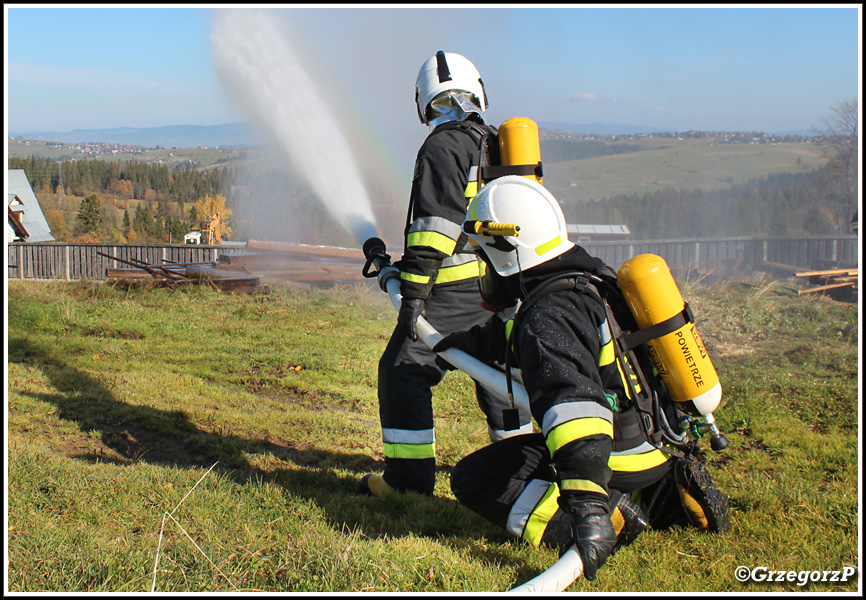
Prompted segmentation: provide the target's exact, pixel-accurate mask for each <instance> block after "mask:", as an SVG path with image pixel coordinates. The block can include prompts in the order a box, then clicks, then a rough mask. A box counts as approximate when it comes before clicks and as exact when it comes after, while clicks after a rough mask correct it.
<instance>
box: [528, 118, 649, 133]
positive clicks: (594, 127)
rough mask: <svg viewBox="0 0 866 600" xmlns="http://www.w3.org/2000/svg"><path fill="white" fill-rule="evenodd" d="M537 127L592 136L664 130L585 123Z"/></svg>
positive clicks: (545, 124)
mask: <svg viewBox="0 0 866 600" xmlns="http://www.w3.org/2000/svg"><path fill="white" fill-rule="evenodd" d="M538 126H539V127H541V128H544V129H556V130H558V131H568V132H570V133H584V134H594V135H629V134H638V133H663V132H664V131H665V130H664V129H656V128H655V127H646V126H644V125H618V124H616V123H598V122H595V123H587V124H585V125H576V124H574V123H545V122H541V121H539V122H538Z"/></svg>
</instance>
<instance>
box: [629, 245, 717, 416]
mask: <svg viewBox="0 0 866 600" xmlns="http://www.w3.org/2000/svg"><path fill="white" fill-rule="evenodd" d="M617 278H618V279H619V285H620V288H622V291H623V294H624V295H625V298H626V301H627V302H628V304H629V308H630V309H631V312H632V314H633V315H634V318H635V321H637V324H638V327H640V328H641V329H645V328H647V327H650V326H652V325H656V324H658V323H662V322H664V321H667V320H668V319H670V318H672V317H675V316H677V315H679V314H681V313H682V312H683V311H684V310H685V302H684V301H683V297H682V295H681V294H680V291H679V289H678V288H677V284H676V283H675V282H674V278H673V276H672V275H671V272H670V269H668V265H667V263H666V262H665V261H664V259H663V258H662V257H661V256H656V255H655V254H641V255H639V256H635V257H634V258H632V259H629V260H628V261H626V262H625V263H623V265H622V266H621V267H620V268H619V272H618V273H617ZM690 321H691V319H687V320H685V324H684V325H682V326H681V327H679V328H677V329H676V330H675V331H673V332H670V333H667V334H665V335H662V336H661V337H657V338H655V339H652V340H650V341H648V342H647V346H649V351H650V355H651V356H652V359H653V363H654V364H655V367H656V369H657V370H658V372H659V374H660V375H661V377H662V380H663V381H664V383H665V387H666V388H667V390H668V393H669V394H670V396H671V399H672V400H674V401H675V402H677V403H678V405H679V406H680V408H681V410H683V412H685V413H688V414H692V415H704V416H705V415H710V418H712V415H711V413H712V412H713V411H714V410H715V409H716V408H717V407H718V406H719V403H720V402H721V399H722V384H721V382H720V381H719V376H718V375H717V374H716V369H715V367H713V363H712V362H711V361H710V357H709V355H708V354H707V351H706V348H704V343H703V341H701V336H700V334H698V330H697V328H696V327H695V324H694V323H692V322H690Z"/></svg>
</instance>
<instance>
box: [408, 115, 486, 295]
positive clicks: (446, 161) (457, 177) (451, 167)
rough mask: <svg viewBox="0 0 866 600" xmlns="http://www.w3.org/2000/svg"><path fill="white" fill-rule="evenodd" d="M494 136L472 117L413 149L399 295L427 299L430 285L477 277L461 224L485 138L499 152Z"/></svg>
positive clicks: (449, 125)
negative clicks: (410, 188) (414, 158)
mask: <svg viewBox="0 0 866 600" xmlns="http://www.w3.org/2000/svg"><path fill="white" fill-rule="evenodd" d="M482 134H487V139H485V136H483V135H482ZM495 136H496V130H495V129H494V128H493V127H490V126H488V125H485V124H483V123H481V122H478V121H475V120H474V119H468V120H466V121H461V122H454V121H452V122H446V123H443V124H441V125H439V126H438V127H436V128H435V129H434V130H433V131H432V132H431V133H430V135H429V136H427V139H426V140H425V141H424V144H423V145H422V146H421V149H420V150H419V151H418V157H417V159H416V161H415V173H414V177H413V180H412V191H411V195H410V199H409V213H408V215H407V218H406V231H405V236H406V238H405V246H404V248H405V249H404V252H403V258H402V260H401V261H400V263H399V265H398V267H399V268H400V292H401V294H402V295H403V298H407V299H412V298H421V299H426V298H427V296H429V294H430V291H431V290H432V288H433V286H434V285H448V284H454V283H458V282H465V281H469V280H472V279H473V278H477V277H478V261H477V259H476V257H475V254H474V253H473V252H471V251H469V250H465V249H464V246H466V243H467V238H466V234H464V233H463V232H462V229H461V227H462V224H463V221H464V219H465V218H466V208H467V206H468V204H469V200H471V199H472V197H473V196H474V195H475V193H476V191H477V189H478V186H477V179H478V174H479V165H480V164H481V161H482V157H484V156H485V152H484V144H485V142H487V143H488V144H489V147H490V148H491V151H495V152H496V154H497V156H498V143H497V142H496V137H495ZM491 138H492V140H493V143H489V140H490V139H491ZM485 160H486V159H485Z"/></svg>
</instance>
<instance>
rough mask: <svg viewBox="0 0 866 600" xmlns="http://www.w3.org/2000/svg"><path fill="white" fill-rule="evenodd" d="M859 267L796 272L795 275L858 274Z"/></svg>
mask: <svg viewBox="0 0 866 600" xmlns="http://www.w3.org/2000/svg"><path fill="white" fill-rule="evenodd" d="M858 271H859V269H831V270H829V271H806V272H803V273H794V277H812V276H819V277H820V276H828V277H829V276H832V275H857V273H858Z"/></svg>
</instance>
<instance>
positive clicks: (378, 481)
mask: <svg viewBox="0 0 866 600" xmlns="http://www.w3.org/2000/svg"><path fill="white" fill-rule="evenodd" d="M358 488H359V489H360V491H361V493H362V494H366V495H368V496H384V495H385V494H390V493H392V492H396V491H397V490H395V489H394V488H392V487H391V486H390V485H388V482H387V481H385V478H384V477H382V476H381V475H379V474H378V473H369V474H367V475H364V476H363V477H362V478H361V480H360V481H359V482H358Z"/></svg>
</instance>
